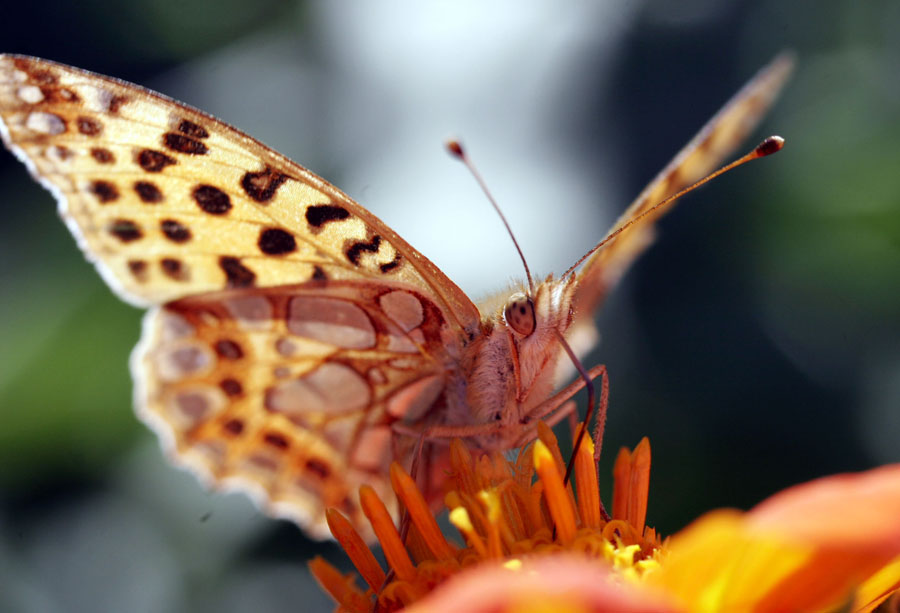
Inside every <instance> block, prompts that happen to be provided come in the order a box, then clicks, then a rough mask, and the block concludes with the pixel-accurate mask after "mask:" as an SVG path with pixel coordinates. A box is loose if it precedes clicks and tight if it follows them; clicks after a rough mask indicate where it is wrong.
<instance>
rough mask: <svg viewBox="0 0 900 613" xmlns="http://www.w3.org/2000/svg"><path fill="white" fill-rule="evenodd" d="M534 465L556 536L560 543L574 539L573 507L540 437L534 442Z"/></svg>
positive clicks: (554, 461) (560, 476) (556, 467)
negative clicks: (542, 487) (542, 486)
mask: <svg viewBox="0 0 900 613" xmlns="http://www.w3.org/2000/svg"><path fill="white" fill-rule="evenodd" d="M534 467H535V468H536V469H537V473H538V477H539V478H540V480H541V483H542V484H543V485H544V500H546V501H547V508H548V509H549V510H550V516H551V517H552V518H553V523H554V525H555V526H556V533H557V537H558V538H559V541H560V542H561V543H564V544H569V543H571V542H572V541H573V540H574V539H575V530H576V526H575V508H574V505H573V504H572V499H571V498H570V497H569V492H568V491H567V490H566V487H565V486H564V485H563V481H562V475H561V474H560V471H559V469H558V466H557V463H556V460H555V459H554V457H553V455H552V454H551V453H550V450H549V449H547V446H546V445H544V443H543V441H541V440H540V439H538V440H537V441H535V443H534Z"/></svg>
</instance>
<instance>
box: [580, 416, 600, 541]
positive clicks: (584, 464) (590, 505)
mask: <svg viewBox="0 0 900 613" xmlns="http://www.w3.org/2000/svg"><path fill="white" fill-rule="evenodd" d="M581 427H582V428H584V427H585V425H584V424H582V425H581ZM575 440H578V439H577V436H576V439H575ZM575 483H576V484H577V485H578V512H579V514H580V515H581V521H582V524H583V525H584V526H585V527H586V528H593V529H596V528H599V527H600V526H602V525H603V518H602V517H601V516H600V490H599V487H598V484H597V463H596V462H594V441H593V440H591V437H590V436H585V437H584V438H583V439H582V441H581V446H580V447H579V449H578V453H577V455H576V456H575Z"/></svg>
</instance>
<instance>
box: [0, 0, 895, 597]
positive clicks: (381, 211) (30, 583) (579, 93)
mask: <svg viewBox="0 0 900 613" xmlns="http://www.w3.org/2000/svg"><path fill="white" fill-rule="evenodd" d="M0 40H2V47H3V49H2V50H3V51H6V52H17V53H27V54H32V55H38V56H41V57H45V58H49V59H53V60H57V61H61V62H65V63H68V64H72V65H76V66H80V67H83V68H88V69H91V70H94V71H97V72H100V73H104V74H109V75H113V76H117V77H120V78H123V79H126V80H129V81H133V82H137V83H140V84H142V85H145V86H148V87H151V88H153V89H157V90H160V91H162V92H164V93H166V94H169V95H171V96H173V97H175V98H177V99H180V100H184V101H186V102H189V103H191V104H193V105H195V106H198V107H200V108H203V109H205V110H207V111H210V112H212V113H213V114H215V115H217V116H219V117H221V118H223V119H225V120H226V121H228V122H230V123H232V124H234V125H236V126H238V127H240V128H241V129H243V130H245V131H247V132H249V133H250V134H253V135H254V136H256V137H257V138H260V139H261V140H262V141H264V142H266V143H267V144H269V145H271V146H272V147H274V148H275V149H277V150H279V151H281V152H283V153H285V154H287V155H289V156H290V157H292V158H293V159H296V160H298V161H299V162H301V163H302V164H304V165H305V166H307V167H309V168H310V169H312V170H313V171H314V172H317V173H318V174H320V175H322V176H324V177H325V178H327V179H329V180H330V181H332V182H334V183H336V184H337V185H339V186H341V187H342V188H344V189H345V191H347V192H348V193H349V194H350V195H351V196H353V197H355V198H357V199H358V200H359V201H360V202H362V203H363V205H365V206H367V207H369V208H370V209H371V210H373V211H374V212H375V213H376V214H377V215H379V216H380V217H381V218H382V219H384V220H385V221H386V222H387V223H389V224H390V225H391V226H393V227H394V228H395V229H396V230H398V231H399V232H400V233H401V234H402V235H403V236H405V237H406V238H407V239H408V240H409V241H410V242H411V243H412V244H413V245H415V246H417V247H418V248H419V249H420V250H421V251H423V252H424V253H425V255H427V256H428V257H430V258H431V259H433V260H434V261H435V262H436V263H437V264H438V265H439V266H440V267H441V268H443V269H444V270H445V271H446V272H447V273H448V274H449V275H450V277H451V278H453V279H454V280H456V281H457V282H458V283H459V284H460V285H461V286H462V287H463V288H464V289H465V290H466V291H468V292H469V293H470V295H472V296H475V297H477V296H479V295H482V294H484V293H487V292H488V291H491V290H492V289H496V288H498V287H500V286H503V285H504V284H506V283H507V281H508V280H509V279H510V278H518V277H521V276H522V273H521V269H520V265H519V263H518V260H517V258H516V255H515V252H514V250H513V249H512V247H511V246H510V245H509V244H508V240H507V238H506V237H505V235H504V232H503V229H502V226H501V224H500V222H499V220H498V219H497V218H496V216H495V215H494V214H493V213H492V211H491V209H490V207H489V205H488V203H487V202H486V201H485V199H484V197H483V196H482V195H481V194H480V193H479V191H478V189H477V186H476V185H475V183H474V181H472V179H471V178H470V177H469V176H467V175H466V173H465V172H464V171H463V170H462V168H461V167H460V166H459V165H458V164H457V163H455V162H453V161H452V160H450V159H449V157H448V156H447V155H446V154H445V153H444V152H443V150H442V143H443V141H444V140H445V139H446V138H448V137H450V136H458V137H460V138H461V139H463V141H464V142H465V143H466V144H467V146H468V149H469V151H470V153H471V155H472V156H473V158H474V159H475V161H476V162H477V163H478V164H479V166H480V168H481V170H482V172H483V174H484V175H485V176H486V178H487V181H488V183H489V185H490V186H491V188H492V190H493V191H494V195H495V196H496V198H497V199H498V200H499V202H500V203H501V205H502V206H503V207H504V210H505V212H506V214H507V216H508V217H509V219H510V223H511V224H512V227H513V228H514V230H515V231H516V233H517V236H518V239H519V241H520V243H521V244H522V245H523V248H524V250H525V253H526V256H527V257H528V258H529V261H530V264H531V266H532V269H536V270H537V271H539V272H540V273H548V272H557V273H559V272H561V271H562V270H564V269H565V268H566V267H567V266H568V265H569V264H571V262H573V261H574V260H575V259H576V258H577V257H578V256H580V255H581V254H582V253H583V252H585V251H586V250H587V249H588V248H589V247H590V246H592V245H593V243H595V242H596V241H597V240H599V239H600V238H601V237H602V236H603V234H604V233H605V231H606V229H607V227H608V226H609V224H610V223H611V221H612V220H613V219H614V218H615V216H616V215H617V214H618V213H619V212H620V211H621V210H622V209H623V208H624V207H625V206H626V204H627V203H628V202H629V201H630V200H631V198H632V197H633V196H634V195H635V194H637V192H638V191H639V190H640V189H641V187H642V186H643V184H644V183H646V182H647V181H648V180H649V179H650V178H651V177H652V176H653V175H654V174H655V173H656V172H657V171H658V170H659V169H660V168H661V167H662V166H663V165H664V164H665V163H666V162H667V161H668V159H669V158H670V157H671V156H672V155H673V154H674V153H675V152H676V151H677V150H678V149H679V148H680V147H681V146H682V145H683V144H684V143H685V142H686V141H687V140H688V139H689V138H690V137H691V136H692V135H693V133H694V132H695V131H696V130H697V129H698V128H699V127H700V126H701V125H702V124H703V123H704V122H705V121H706V120H707V119H708V117H709V116H710V115H712V113H713V112H715V111H716V110H717V109H718V107H719V106H720V105H721V104H722V103H723V102H724V101H725V100H726V99H727V98H728V97H729V96H730V95H731V94H732V93H734V92H735V91H736V90H737V89H738V88H739V87H740V86H741V85H742V84H743V82H744V81H745V80H746V79H748V78H749V77H750V76H751V75H752V74H753V73H754V72H755V71H756V70H757V69H758V68H759V67H760V66H762V65H763V64H764V63H765V62H767V61H769V60H770V59H771V58H772V57H773V56H774V55H775V54H776V53H777V52H778V51H780V50H782V49H786V48H790V49H793V50H794V51H795V52H796V53H797V56H798V66H797V70H796V73H795V76H794V78H793V80H792V81H791V83H790V84H789V85H788V87H787V89H786V91H785V93H784V94H783V96H782V98H781V100H780V101H779V103H778V104H777V106H776V107H775V109H774V110H773V112H772V113H771V115H770V117H769V119H768V120H767V121H766V124H765V126H764V127H763V128H762V129H761V130H760V131H758V133H757V134H756V135H755V136H754V137H753V139H752V142H748V143H747V145H748V147H750V146H752V145H754V144H755V143H756V142H757V141H758V140H759V139H761V138H762V137H763V136H766V135H768V134H771V133H777V134H780V135H782V136H783V137H785V139H786V140H787V146H786V148H785V149H784V151H783V152H781V153H779V154H778V155H777V156H775V157H773V158H770V159H766V160H763V161H761V162H756V163H754V164H751V165H750V166H748V167H745V168H742V169H740V170H738V171H736V172H734V173H732V174H729V175H727V176H725V177H723V178H721V179H718V180H716V181H715V182H714V184H712V185H710V186H708V187H706V188H704V189H703V190H701V191H700V192H698V193H695V194H693V195H691V196H689V197H688V198H686V199H685V201H684V202H682V203H681V204H680V205H679V207H678V208H677V210H676V211H675V212H674V214H673V215H671V216H670V217H668V218H667V219H665V221H664V223H663V224H662V228H661V232H660V238H659V240H658V242H657V244H656V245H655V246H654V247H653V248H652V249H651V250H650V251H649V252H648V253H647V254H646V255H645V256H644V257H643V258H641V260H639V262H638V263H637V265H636V266H635V267H634V269H633V270H632V271H630V273H629V274H628V275H627V277H626V278H625V280H624V282H623V283H622V285H621V287H619V288H618V290H617V291H616V292H615V293H614V295H613V297H612V298H611V299H610V301H609V302H608V304H607V305H606V307H605V308H604V310H603V311H602V313H601V314H600V315H599V318H600V322H601V329H602V332H603V334H604V338H603V342H602V345H601V346H600V347H599V348H598V350H597V351H596V352H595V353H593V354H592V355H591V357H590V359H589V360H588V363H589V364H595V363H600V362H603V363H606V364H607V365H608V366H609V370H610V373H611V385H612V388H611V389H612V392H611V402H612V404H611V407H610V411H611V413H610V419H609V424H608V429H607V439H606V449H607V453H606V456H605V460H604V461H603V462H602V463H601V475H602V476H604V477H605V476H607V475H609V470H610V465H611V461H612V458H613V456H614V451H615V450H616V449H617V448H618V447H619V446H621V445H629V446H633V445H634V444H636V443H637V442H638V440H639V439H640V437H641V436H644V435H647V436H649V437H650V439H651V442H652V444H653V452H654V461H655V462H654V471H653V475H652V481H651V495H650V512H649V519H650V523H651V524H653V525H655V526H657V527H658V528H659V529H660V530H661V531H662V532H663V533H666V534H670V533H672V532H674V531H676V530H678V529H679V528H680V527H682V526H684V525H685V524H686V523H688V522H689V521H690V520H691V519H692V518H693V517H696V516H697V515H698V514H700V513H702V512H703V511H704V510H706V509H710V508H713V507H717V506H736V507H740V508H748V507H750V506H752V505H753V504H754V503H755V502H757V501H759V500H761V499H762V498H764V497H766V496H768V495H770V494H772V493H774V492H775V491H777V490H779V489H781V488H784V487H786V486H789V485H791V484H794V483H797V482H800V481H804V480H807V479H811V478H814V477H817V476H821V475H825V474H829V473H834V472H839V471H847V470H860V469H865V468H868V467H872V466H876V465H879V464H883V463H886V462H896V461H900V443H898V441H900V417H898V409H900V4H898V3H897V2H890V1H887V0H885V1H883V2H879V1H869V2H859V3H851V2H841V1H836V0H823V1H820V2H795V3H786V2H780V1H778V0H762V1H760V0H746V1H744V0H688V1H683V2H677V3H672V2H666V1H665V0H644V1H637V0H616V1H613V0H610V1H608V2H603V3H582V2H577V3H576V2H573V3H565V4H564V3H557V2H552V1H550V0H541V1H536V2H530V3H521V2H514V1H512V0H508V1H502V2H491V3H481V2H477V1H475V0H472V1H465V2H460V1H457V2H435V3H423V2H416V1H414V0H404V1H396V2H383V3H358V4H357V3H351V2H326V1H324V0H321V1H318V2H301V1H296V2H278V1H276V0H259V1H257V2H236V1H234V0H226V1H225V2H222V1H216V2H213V1H212V0H207V1H200V2H192V1H185V0H180V1H178V2H175V1H173V0H163V1H158V0H155V1H150V0H136V1H134V2H129V3H124V2H123V3H117V2H109V1H104V0H84V1H81V2H54V1H52V0H51V1H49V2H41V3H30V4H29V3H21V2H20V3H6V4H5V5H4V9H3V19H2V24H0ZM0 210H2V212H3V219H4V223H2V224H0V296H2V298H0V610H3V611H19V610H22V611H121V610H128V611H207V610H210V611H212V610H216V611H245V610H251V609H252V610H260V611H262V610H265V611H297V610H320V609H322V610H324V609H327V608H330V604H329V602H328V600H327V599H326V598H325V597H324V596H322V595H321V594H320V593H319V591H318V589H317V588H316V587H315V586H314V585H313V583H312V581H311V580H310V578H309V576H308V573H307V571H306V567H305V561H306V560H307V559H308V558H309V557H311V556H312V555H314V554H316V553H319V554H322V555H325V556H326V557H328V558H329V559H331V560H335V561H337V562H340V563H342V564H343V562H342V560H343V556H342V555H341V554H340V553H339V552H338V551H337V550H336V548H335V547H334V546H333V545H331V544H329V543H314V542H310V541H308V540H306V539H305V538H304V537H303V536H302V535H301V534H300V533H299V531H298V530H297V529H296V528H295V527H294V526H292V525H290V524H286V523H284V522H277V521H273V520H270V519H267V518H265V517H263V516H261V515H260V514H259V513H258V512H256V511H255V509H254V508H253V507H252V505H250V503H249V502H247V501H246V500H244V499H243V498H241V497H237V496H228V497H223V496H219V495H215V494H210V493H207V492H205V491H203V490H202V489H201V488H200V487H199V485H198V484H197V483H196V482H195V481H194V480H193V478H192V477H190V476H188V475H185V474H183V473H181V472H179V471H177V470H176V469H173V468H171V467H169V466H168V465H167V464H166V463H165V461H164V459H163V458H162V456H161V454H160V453H159V451H158V448H157V445H156V441H155V439H154V437H153V436H152V435H151V434H150V433H149V431H147V430H145V429H144V428H143V427H142V426H141V425H140V424H139V423H138V422H137V420H136V419H135V418H134V416H133V415H132V412H131V409H130V405H131V381H130V376H129V373H128V368H127V358H128V354H129V351H130V350H131V347H132V346H133V345H134V343H135V342H136V341H137V338H138V334H139V328H138V323H139V318H140V313H139V312H138V311H136V310H134V309H132V308H131V307H128V306H126V305H124V304H122V303H120V302H119V301H118V300H116V299H115V298H114V297H113V296H112V294H111V293H110V292H109V291H108V290H107V289H106V287H105V286H104V285H103V284H102V282H101V281H100V279H99V277H98V276H97V275H96V273H95V271H94V269H93V267H92V266H90V265H88V264H86V263H85V261H84V259H83V257H82V256H81V254H80V253H79V252H78V250H77V249H76V247H75V243H74V241H73V240H72V238H71V237H70V236H69V234H68V232H67V231H66V229H65V228H64V226H63V224H62V223H60V221H59V220H58V218H57V216H56V213H55V209H54V203H53V201H52V199H51V197H50V195H49V194H47V193H46V192H44V191H43V190H41V189H40V188H39V187H38V186H37V185H36V184H34V183H33V182H32V181H31V180H30V179H29V177H28V175H27V173H26V171H25V170H24V168H23V167H22V166H21V165H20V164H19V163H17V162H16V161H15V160H14V158H13V157H12V156H11V155H8V154H6V153H3V154H2V155H0ZM548 212H549V213H550V214H549V215H548ZM449 236H452V237H453V240H448V237H449ZM607 487H608V483H607Z"/></svg>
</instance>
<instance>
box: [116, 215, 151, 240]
mask: <svg viewBox="0 0 900 613" xmlns="http://www.w3.org/2000/svg"><path fill="white" fill-rule="evenodd" d="M108 229H109V233H110V234H112V235H113V236H115V237H116V238H117V239H119V240H120V241H122V242H123V243H130V242H132V241H136V240H138V239H139V238H141V237H143V236H144V233H143V232H141V229H140V227H139V226H138V225H137V224H136V223H134V222H133V221H131V220H130V219H116V220H114V221H113V222H112V223H110V224H109V228H108Z"/></svg>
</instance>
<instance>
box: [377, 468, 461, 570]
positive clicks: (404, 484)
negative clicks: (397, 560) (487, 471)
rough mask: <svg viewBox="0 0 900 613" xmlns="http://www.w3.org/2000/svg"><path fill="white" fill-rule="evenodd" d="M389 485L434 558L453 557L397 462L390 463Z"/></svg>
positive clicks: (414, 488) (429, 511)
mask: <svg viewBox="0 0 900 613" xmlns="http://www.w3.org/2000/svg"><path fill="white" fill-rule="evenodd" d="M391 485H392V486H393V488H394V491H395V492H397V496H398V497H399V498H400V500H402V501H403V504H404V505H405V506H406V511H407V512H408V513H409V517H410V519H411V520H412V523H413V524H414V525H415V526H416V528H418V529H419V534H420V535H421V536H422V539H423V540H424V541H425V545H426V546H427V547H428V549H429V550H430V551H431V553H432V554H433V555H434V557H435V558H437V559H438V560H447V559H450V558H452V557H454V556H455V555H456V551H455V549H454V548H453V547H451V546H450V544H449V543H448V542H447V541H446V539H444V535H443V534H441V529H440V528H439V527H438V525H437V522H436V521H435V520H434V516H433V515H432V514H431V510H430V509H429V508H428V504H427V503H426V502H425V498H424V497H423V496H422V492H420V491H419V489H418V488H417V487H416V483H415V481H413V479H412V477H410V476H409V475H408V474H407V472H406V471H405V470H403V468H402V467H401V466H400V465H399V464H398V463H397V462H393V463H391Z"/></svg>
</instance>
